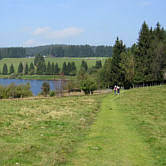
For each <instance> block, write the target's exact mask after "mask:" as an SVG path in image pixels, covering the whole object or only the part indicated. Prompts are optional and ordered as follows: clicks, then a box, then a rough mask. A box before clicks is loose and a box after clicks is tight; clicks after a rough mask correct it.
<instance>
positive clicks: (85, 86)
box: [81, 80, 97, 95]
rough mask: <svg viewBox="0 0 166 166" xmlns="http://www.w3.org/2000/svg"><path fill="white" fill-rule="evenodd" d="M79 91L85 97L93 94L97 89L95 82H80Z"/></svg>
mask: <svg viewBox="0 0 166 166" xmlns="http://www.w3.org/2000/svg"><path fill="white" fill-rule="evenodd" d="M81 89H82V90H83V91H84V93H85V94H86V95H87V94H93V91H94V90H96V89H97V85H96V82H94V81H91V80H83V81H81Z"/></svg>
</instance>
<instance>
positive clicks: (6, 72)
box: [2, 63, 8, 75]
mask: <svg viewBox="0 0 166 166" xmlns="http://www.w3.org/2000/svg"><path fill="white" fill-rule="evenodd" d="M2 74H3V75H7V74H8V68H7V65H6V63H5V64H4V65H3V70H2Z"/></svg>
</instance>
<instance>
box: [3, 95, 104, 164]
mask: <svg viewBox="0 0 166 166" xmlns="http://www.w3.org/2000/svg"><path fill="white" fill-rule="evenodd" d="M102 97H103V96H101V95H98V96H82V97H63V98H49V99H36V100H30V99H29V100H26V99H22V100H21V99H20V100H1V101H0V106H1V107H0V166H14V165H21V166H47V165H48V166H55V165H63V164H64V163H66V161H67V158H68V157H69V155H70V153H72V152H73V150H74V146H75V145H76V144H77V142H80V141H81V140H83V139H84V138H85V135H86V134H87V132H88V130H89V128H90V126H91V124H92V123H93V121H94V119H95V117H96V113H97V112H98V110H99V105H100V100H101V98H102ZM85 105H86V107H85Z"/></svg>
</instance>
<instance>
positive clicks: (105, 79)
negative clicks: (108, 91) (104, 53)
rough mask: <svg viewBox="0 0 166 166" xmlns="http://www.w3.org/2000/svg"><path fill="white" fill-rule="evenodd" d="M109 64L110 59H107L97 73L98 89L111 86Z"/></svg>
mask: <svg viewBox="0 0 166 166" xmlns="http://www.w3.org/2000/svg"><path fill="white" fill-rule="evenodd" d="M111 63H112V59H111V58H109V59H107V60H106V61H105V63H104V66H103V67H102V69H101V70H99V72H98V85H99V87H102V88H103V87H104V88H109V87H110V86H111V84H112V83H111Z"/></svg>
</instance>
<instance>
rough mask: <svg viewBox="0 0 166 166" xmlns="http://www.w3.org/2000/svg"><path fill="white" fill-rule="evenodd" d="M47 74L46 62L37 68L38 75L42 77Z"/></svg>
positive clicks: (39, 64) (40, 63)
mask: <svg viewBox="0 0 166 166" xmlns="http://www.w3.org/2000/svg"><path fill="white" fill-rule="evenodd" d="M45 73H46V64H45V62H39V63H38V64H37V67H36V74H38V75H42V74H45Z"/></svg>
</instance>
